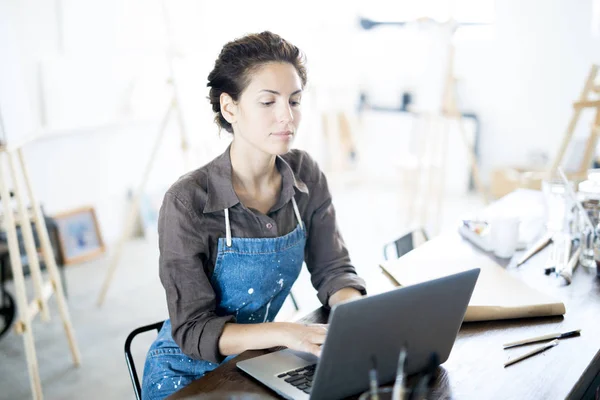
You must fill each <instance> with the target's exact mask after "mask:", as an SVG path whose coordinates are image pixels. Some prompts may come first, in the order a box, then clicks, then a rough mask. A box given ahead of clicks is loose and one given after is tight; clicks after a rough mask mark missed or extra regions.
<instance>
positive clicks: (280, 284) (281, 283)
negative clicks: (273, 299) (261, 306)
mask: <svg viewBox="0 0 600 400" xmlns="http://www.w3.org/2000/svg"><path fill="white" fill-rule="evenodd" d="M277 283H279V286H280V287H283V278H281V279H280V280H278V281H277Z"/></svg>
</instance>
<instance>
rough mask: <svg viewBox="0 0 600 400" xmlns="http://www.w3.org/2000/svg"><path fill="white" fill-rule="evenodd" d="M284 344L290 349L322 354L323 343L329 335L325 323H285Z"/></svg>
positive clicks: (318, 355) (317, 354) (316, 354)
mask: <svg viewBox="0 0 600 400" xmlns="http://www.w3.org/2000/svg"><path fill="white" fill-rule="evenodd" d="M282 325H283V335H284V338H283V345H284V346H286V347H287V348H289V349H292V350H297V351H304V352H306V353H312V354H314V355H315V356H317V357H320V356H321V345H322V344H323V343H324V342H325V337H326V336H327V327H328V326H327V325H325V324H298V323H283V324H282Z"/></svg>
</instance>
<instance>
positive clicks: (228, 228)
mask: <svg viewBox="0 0 600 400" xmlns="http://www.w3.org/2000/svg"><path fill="white" fill-rule="evenodd" d="M225 238H226V239H225V241H226V243H227V247H231V226H230V225H229V208H226V209H225Z"/></svg>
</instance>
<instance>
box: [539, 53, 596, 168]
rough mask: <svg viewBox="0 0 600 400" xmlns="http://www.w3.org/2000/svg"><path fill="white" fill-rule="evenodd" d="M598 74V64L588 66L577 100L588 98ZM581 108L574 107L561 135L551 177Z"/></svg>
mask: <svg viewBox="0 0 600 400" xmlns="http://www.w3.org/2000/svg"><path fill="white" fill-rule="evenodd" d="M597 74H598V66H597V65H592V67H591V68H590V73H589V74H588V78H587V80H586V82H585V85H584V86H583V90H582V91H581V94H580V95H579V101H586V100H587V99H588V95H589V94H590V93H591V92H592V90H593V88H594V81H595V80H596V75H597ZM581 110H582V108H579V107H576V108H575V111H574V112H573V115H572V116H571V120H570V121H569V126H568V127H567V131H566V133H565V136H564V137H563V140H562V143H561V145H560V148H559V150H558V154H557V155H556V158H555V159H554V161H553V162H552V166H551V167H550V170H549V171H548V174H549V176H550V177H551V176H552V175H553V174H554V171H556V169H557V168H558V167H559V165H560V163H561V162H562V159H563V157H564V156H565V152H566V151H567V147H569V143H570V142H571V139H572V138H573V133H574V132H575V127H576V126H577V121H578V120H579V116H580V115H581Z"/></svg>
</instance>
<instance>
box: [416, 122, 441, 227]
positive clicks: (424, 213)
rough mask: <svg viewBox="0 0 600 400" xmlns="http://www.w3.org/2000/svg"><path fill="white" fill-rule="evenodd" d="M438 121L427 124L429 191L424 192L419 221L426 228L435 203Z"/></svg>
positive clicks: (426, 154)
mask: <svg viewBox="0 0 600 400" xmlns="http://www.w3.org/2000/svg"><path fill="white" fill-rule="evenodd" d="M436 129H437V126H436V119H434V117H429V118H428V123H427V147H426V153H425V160H427V189H426V190H425V191H424V196H423V200H422V202H421V204H422V205H421V207H422V209H421V220H420V221H419V225H420V226H425V224H426V223H427V222H428V221H429V218H428V217H429V213H430V212H431V204H432V203H433V201H432V199H431V197H432V196H433V193H434V190H433V189H434V179H435V177H434V175H435V169H436V167H435V165H433V160H434V159H435V157H434V155H435V148H436V145H437V143H436V142H437V141H436V140H435V132H436Z"/></svg>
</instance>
